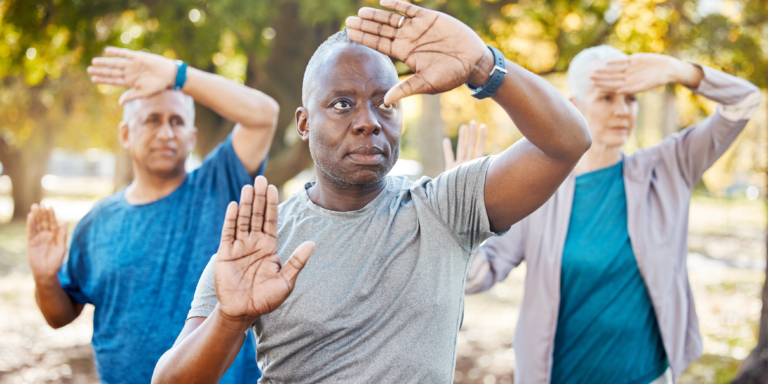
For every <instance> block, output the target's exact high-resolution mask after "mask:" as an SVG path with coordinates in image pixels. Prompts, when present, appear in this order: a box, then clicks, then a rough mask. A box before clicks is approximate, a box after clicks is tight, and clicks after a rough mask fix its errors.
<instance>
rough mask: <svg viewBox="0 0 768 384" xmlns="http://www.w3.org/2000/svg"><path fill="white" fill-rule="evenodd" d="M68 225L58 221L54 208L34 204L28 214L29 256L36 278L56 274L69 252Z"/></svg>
mask: <svg viewBox="0 0 768 384" xmlns="http://www.w3.org/2000/svg"><path fill="white" fill-rule="evenodd" d="M66 240H67V226H66V225H64V224H62V225H59V224H58V223H57V222H56V215H55V214H54V213H53V209H50V208H45V207H41V206H38V205H37V204H33V205H32V209H31V210H30V212H29V214H27V257H28V259H29V266H30V268H32V273H33V275H34V276H35V277H36V278H50V277H53V276H56V274H57V273H58V272H59V269H61V264H62V262H64V256H65V255H66V253H67V244H66Z"/></svg>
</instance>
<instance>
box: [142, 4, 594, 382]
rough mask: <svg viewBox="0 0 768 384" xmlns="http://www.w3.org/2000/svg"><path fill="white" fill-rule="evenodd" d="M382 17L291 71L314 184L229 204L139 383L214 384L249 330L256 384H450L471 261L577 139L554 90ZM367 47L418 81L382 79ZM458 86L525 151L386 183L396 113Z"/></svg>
mask: <svg viewBox="0 0 768 384" xmlns="http://www.w3.org/2000/svg"><path fill="white" fill-rule="evenodd" d="M382 5H384V6H386V7H389V8H393V9H395V10H397V11H398V12H400V13H402V14H404V15H406V16H407V17H405V16H401V15H400V14H395V13H391V12H387V11H382V10H374V9H371V8H363V9H361V10H360V13H359V15H360V18H357V17H353V18H348V19H347V22H346V25H347V27H348V28H350V30H349V31H348V33H347V31H342V32H339V33H337V34H335V35H333V36H332V37H331V38H330V39H328V41H326V43H324V44H323V45H322V46H321V47H320V48H319V49H318V50H317V52H315V55H314V56H313V57H312V59H311V60H310V62H309V65H308V67H307V70H306V72H305V74H304V89H303V99H304V100H303V103H304V107H301V108H299V109H298V110H297V111H296V126H297V131H298V133H299V136H300V137H301V139H302V140H305V141H307V142H308V143H309V149H310V152H311V154H312V159H313V160H314V162H315V165H316V169H317V182H316V183H314V184H308V185H307V186H306V187H305V188H304V189H302V190H301V191H300V192H299V193H297V194H296V195H294V196H292V197H291V198H290V199H288V201H286V202H285V203H283V204H282V205H280V206H279V208H278V206H277V189H276V188H275V187H274V186H269V187H268V186H267V181H266V179H264V178H263V177H258V178H256V181H255V182H254V186H253V187H251V186H247V187H245V188H244V189H243V192H242V193H241V200H240V204H239V205H238V204H236V203H234V202H233V203H232V204H230V206H229V207H228V209H227V214H226V219H225V225H224V229H223V230H222V239H221V244H220V245H219V250H218V254H217V256H216V257H215V258H214V259H213V260H212V262H211V263H210V264H209V265H208V267H207V268H206V272H205V275H204V276H203V278H202V279H201V281H200V284H199V285H198V290H197V292H196V295H195V301H194V303H193V308H192V310H191V311H190V313H189V318H188V319H187V323H186V324H185V326H184V330H183V331H182V332H181V334H180V335H179V338H178V339H177V341H176V345H174V347H173V348H172V349H171V350H170V351H168V352H166V354H165V355H164V356H163V357H162V358H161V359H160V362H159V363H158V365H157V367H156V369H155V373H154V377H153V381H154V382H157V383H178V382H182V383H215V382H216V380H218V377H219V376H220V374H221V372H223V370H224V369H226V367H227V366H228V364H229V362H230V361H231V360H232V359H233V358H234V354H235V352H236V348H237V347H238V346H239V345H240V344H242V340H243V333H244V331H246V330H247V329H248V328H249V327H251V326H253V327H254V329H255V331H256V335H257V337H258V347H257V348H258V349H257V353H256V356H257V360H258V362H259V366H260V368H261V369H262V372H263V376H262V378H261V379H260V380H259V382H260V383H298V382H301V383H450V382H451V380H452V376H453V371H454V369H453V368H454V360H455V355H456V336H457V331H458V329H459V324H460V322H461V311H462V304H463V287H464V277H465V275H466V270H467V266H468V264H469V258H470V255H471V254H472V252H473V251H474V249H475V248H476V247H477V246H478V245H479V244H480V243H481V242H482V241H483V240H485V239H486V238H488V237H489V236H492V235H493V233H494V232H501V231H504V230H505V229H506V228H508V227H509V226H510V225H511V224H513V223H515V222H516V221H518V220H520V219H522V218H523V217H525V216H527V215H528V214H530V213H531V212H533V211H535V210H536V209H537V208H538V207H539V206H541V204H543V203H544V202H546V201H547V199H549V197H550V196H551V195H552V193H554V191H555V190H556V189H557V187H558V186H559V185H560V183H561V182H562V181H563V180H564V179H565V178H566V177H567V176H568V174H569V173H570V172H571V170H572V169H573V167H574V165H576V163H577V162H578V160H579V158H580V157H581V155H582V154H583V153H584V151H586V149H587V148H588V147H589V145H590V137H589V132H588V130H587V127H586V124H585V123H584V119H583V118H582V117H581V116H580V115H579V113H578V111H577V110H576V108H575V107H574V106H573V105H572V104H571V103H570V102H568V100H567V99H565V98H564V97H563V96H562V95H561V94H560V93H559V92H558V91H557V90H556V89H555V88H554V87H552V86H551V85H549V84H548V83H547V82H546V81H544V80H543V79H541V78H539V77H538V76H536V75H534V74H532V73H530V72H528V71H526V70H524V69H522V68H520V67H519V66H516V65H515V64H514V63H512V62H510V61H504V58H503V56H501V53H500V52H498V51H491V50H489V49H488V48H487V47H486V46H484V45H483V42H482V40H481V39H480V37H479V36H477V34H475V32H474V31H472V30H471V29H470V28H469V27H467V26H466V25H464V24H462V23H461V22H459V21H458V20H456V19H454V18H451V17H450V16H448V15H445V14H441V13H439V12H434V11H429V10H426V9H423V8H420V7H417V6H414V5H410V4H408V3H404V2H399V1H395V0H382ZM382 23H388V24H382ZM376 33H381V34H384V35H383V36H381V35H376ZM374 49H376V50H379V51H380V52H382V53H385V54H389V55H391V56H394V57H396V58H398V59H400V60H402V61H404V62H405V63H406V64H407V65H408V66H409V67H411V68H414V69H415V71H416V73H415V74H414V75H413V76H411V77H410V78H408V79H407V80H405V81H404V82H402V83H398V77H397V72H396V71H395V68H394V66H393V65H392V61H391V60H390V59H389V58H388V57H386V56H384V55H382V54H381V53H380V52H376V51H375V50H374ZM504 67H506V69H504ZM507 72H508V73H507ZM489 74H493V76H490V75H489ZM504 74H506V77H505V76H504ZM464 82H468V83H470V84H473V85H474V86H475V87H479V86H483V87H486V86H487V87H488V88H486V90H487V92H486V93H484V95H487V94H489V93H491V94H493V96H492V97H493V100H494V101H496V102H498V103H499V104H500V105H501V106H502V107H504V109H505V110H506V111H507V112H508V113H509V115H510V117H512V118H513V119H514V120H515V123H516V124H517V126H518V127H519V129H520V131H521V132H522V133H523V134H524V135H526V138H527V139H528V140H521V141H520V142H518V143H517V144H515V145H513V146H512V147H510V148H509V149H507V150H505V151H504V152H503V153H501V154H499V155H497V156H493V157H488V158H483V159H478V160H475V161H473V162H470V163H467V164H464V165H462V166H460V167H458V168H456V169H454V170H452V171H450V172H447V173H445V174H443V175H440V176H439V177H437V178H435V179H428V178H423V179H421V180H420V181H418V182H417V183H415V184H413V183H410V182H408V181H407V180H405V179H403V178H396V177H387V176H386V175H387V173H388V172H389V170H390V169H392V166H393V165H394V164H395V161H396V160H397V157H398V154H399V144H400V134H401V132H402V128H403V124H402V110H401V108H400V105H399V102H398V100H399V99H401V98H403V97H406V96H408V95H411V94H417V93H435V92H442V91H447V90H450V89H452V88H455V87H457V86H458V85H460V84H462V83H464ZM496 87H498V88H496ZM476 135H477V130H476V129H474V130H473V129H470V132H469V135H468V136H476ZM529 140H530V141H529ZM468 141H469V142H474V140H473V139H471V138H470V139H469V140H468ZM433 155H439V154H433ZM278 212H279V214H278ZM315 244H316V245H315ZM294 250H295V251H294ZM313 250H314V253H312V252H313ZM291 252H293V255H291ZM310 254H312V256H311V257H310ZM300 271H301V277H300V278H298V279H297V277H298V276H299V272H300Z"/></svg>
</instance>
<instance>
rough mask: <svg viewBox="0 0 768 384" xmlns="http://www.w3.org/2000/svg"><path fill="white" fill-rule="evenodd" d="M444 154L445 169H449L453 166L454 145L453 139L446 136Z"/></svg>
mask: <svg viewBox="0 0 768 384" xmlns="http://www.w3.org/2000/svg"><path fill="white" fill-rule="evenodd" d="M443 156H444V157H445V170H446V171H447V170H449V169H451V168H453V162H454V159H455V158H454V157H453V147H452V146H451V139H449V138H447V137H446V138H444V139H443Z"/></svg>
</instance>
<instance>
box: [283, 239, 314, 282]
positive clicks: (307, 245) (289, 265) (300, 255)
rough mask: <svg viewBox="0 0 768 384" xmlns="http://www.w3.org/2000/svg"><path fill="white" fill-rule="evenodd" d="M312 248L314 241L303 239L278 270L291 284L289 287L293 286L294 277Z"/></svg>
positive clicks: (310, 253) (305, 261) (302, 266)
mask: <svg viewBox="0 0 768 384" xmlns="http://www.w3.org/2000/svg"><path fill="white" fill-rule="evenodd" d="M314 250H315V243H313V242H311V241H305V242H303V243H301V245H299V246H298V247H297V248H296V250H295V251H294V252H293V255H291V258H290V259H288V261H286V262H285V265H283V269H282V270H280V273H281V274H282V275H283V277H284V278H285V280H287V281H288V283H289V284H290V285H291V288H293V284H294V283H295V282H296V277H297V276H298V275H299V272H301V270H302V268H304V265H305V264H306V263H307V260H308V259H309V256H311V255H312V251H314Z"/></svg>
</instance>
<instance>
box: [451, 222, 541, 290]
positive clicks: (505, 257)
mask: <svg viewBox="0 0 768 384" xmlns="http://www.w3.org/2000/svg"><path fill="white" fill-rule="evenodd" d="M527 232H528V220H525V219H523V220H521V221H519V222H518V223H516V224H515V225H513V226H511V227H510V228H509V231H508V232H507V233H505V234H504V235H502V236H498V237H492V238H490V239H488V240H486V241H485V242H484V243H483V244H482V245H481V246H480V248H478V249H477V252H475V256H474V258H473V259H472V263H471V264H470V266H469V272H468V274H467V282H466V285H465V286H464V292H465V293H478V292H484V291H487V290H489V289H491V288H492V287H493V286H494V284H496V283H498V282H500V281H503V280H504V279H506V278H507V276H509V273H510V272H512V270H513V269H514V268H515V267H517V266H518V265H520V263H521V262H522V261H523V259H525V236H526V233H527Z"/></svg>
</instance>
